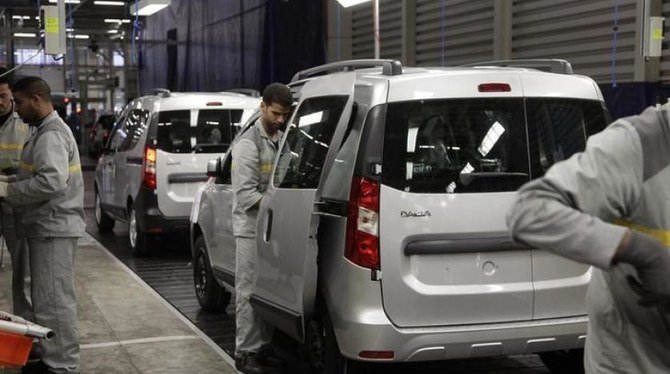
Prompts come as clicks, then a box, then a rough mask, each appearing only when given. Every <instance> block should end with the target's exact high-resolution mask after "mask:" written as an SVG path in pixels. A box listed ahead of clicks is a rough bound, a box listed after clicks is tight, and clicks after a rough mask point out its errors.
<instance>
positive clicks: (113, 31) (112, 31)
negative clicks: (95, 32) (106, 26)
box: [107, 30, 119, 34]
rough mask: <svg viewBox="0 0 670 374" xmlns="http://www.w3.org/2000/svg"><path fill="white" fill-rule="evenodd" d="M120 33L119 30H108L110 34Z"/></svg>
mask: <svg viewBox="0 0 670 374" xmlns="http://www.w3.org/2000/svg"><path fill="white" fill-rule="evenodd" d="M118 32H119V30H107V33H108V34H116V33H118Z"/></svg>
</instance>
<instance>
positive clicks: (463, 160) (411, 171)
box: [379, 77, 533, 327]
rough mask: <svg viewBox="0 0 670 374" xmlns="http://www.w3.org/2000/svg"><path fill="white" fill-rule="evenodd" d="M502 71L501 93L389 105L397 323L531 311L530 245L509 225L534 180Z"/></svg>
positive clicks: (389, 242)
mask: <svg viewBox="0 0 670 374" xmlns="http://www.w3.org/2000/svg"><path fill="white" fill-rule="evenodd" d="M508 79H509V80H511V81H510V83H509V84H510V85H511V86H512V87H516V88H513V89H512V92H510V93H509V95H508V96H507V97H500V96H498V97H496V96H495V95H492V96H493V97H489V96H485V95H482V96H481V97H476V98H470V99H457V98H454V99H431V100H414V101H412V100H409V101H401V102H390V103H389V104H388V107H387V114H386V126H385V134H384V153H383V161H382V186H381V188H380V220H379V222H380V229H379V234H380V235H379V236H380V256H381V271H382V278H381V284H382V291H383V303H384V309H385V311H386V313H387V315H388V317H389V318H390V319H391V321H393V323H394V324H395V325H397V326H402V327H418V326H444V325H463V324H481V323H494V322H506V321H519V320H529V319H531V318H532V315H533V274H532V266H531V250H530V249H528V248H525V247H523V246H520V245H517V244H514V243H513V242H512V240H511V239H510V238H509V236H508V234H507V228H506V225H505V215H506V213H507V211H508V209H509V207H510V205H511V204H512V202H513V200H514V191H515V190H516V189H517V188H518V187H519V186H521V185H522V184H523V183H525V182H527V181H529V180H530V176H529V170H528V169H529V165H528V152H527V142H526V139H527V136H526V129H525V120H524V104H523V98H522V97H521V94H520V92H518V87H519V86H520V85H519V84H518V82H516V81H515V80H514V79H513V78H509V77H508ZM475 87H477V86H476V85H475ZM475 89H476V88H475Z"/></svg>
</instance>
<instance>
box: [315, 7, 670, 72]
mask: <svg viewBox="0 0 670 374" xmlns="http://www.w3.org/2000/svg"><path fill="white" fill-rule="evenodd" d="M327 1H328V8H327V9H328V11H329V16H328V23H329V24H328V30H329V31H328V36H327V40H328V42H329V45H328V51H329V55H328V56H329V57H328V59H329V60H330V61H333V60H338V59H347V58H372V57H373V45H374V44H373V38H372V34H373V31H372V6H371V5H370V4H371V3H364V4H361V5H357V6H354V7H351V8H348V9H344V8H341V7H339V6H338V5H337V3H336V0H327ZM615 3H616V4H618V9H617V11H616V12H615V8H614V4H615ZM379 4H380V36H381V57H382V58H393V59H399V60H401V61H402V62H403V63H404V64H407V65H417V66H457V65H461V64H465V63H470V62H476V61H486V60H492V59H500V58H514V59H522V58H564V59H567V60H569V61H570V62H571V63H572V65H573V68H574V70H575V72H576V73H578V74H584V75H588V76H591V77H592V78H594V79H595V80H596V81H597V82H599V83H612V82H614V81H616V82H622V83H625V82H644V81H646V82H655V81H657V80H658V77H659V75H660V77H661V79H662V80H668V79H670V78H669V77H670V50H667V49H666V50H664V51H663V57H662V58H661V59H660V64H659V58H655V59H653V58H652V59H650V60H649V61H645V60H644V58H643V57H642V56H641V55H640V53H639V51H640V45H641V44H640V40H639V39H640V37H641V35H640V32H639V31H638V30H640V29H641V28H642V26H641V22H640V19H641V14H642V6H643V4H644V1H643V0H617V1H612V0H590V1H582V0H495V1H493V0H380V3H379ZM651 4H652V6H651V8H652V9H653V12H655V13H653V14H656V15H660V14H661V13H662V14H663V15H664V16H666V17H669V18H668V21H667V22H666V35H670V34H668V30H669V29H668V28H669V27H670V26H668V25H670V0H663V1H661V0H652V1H651ZM661 4H662V5H661ZM661 7H662V9H661ZM507 18H509V20H507ZM615 19H616V24H617V26H618V28H617V32H616V43H614V40H613V39H614V36H615V32H614V28H613V26H614V24H615ZM666 39H667V36H666ZM403 40H405V41H406V42H403ZM615 45H616V49H614V48H613V47H614V46H615ZM614 52H615V53H614Z"/></svg>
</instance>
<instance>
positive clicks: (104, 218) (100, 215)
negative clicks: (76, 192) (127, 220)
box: [95, 188, 115, 232]
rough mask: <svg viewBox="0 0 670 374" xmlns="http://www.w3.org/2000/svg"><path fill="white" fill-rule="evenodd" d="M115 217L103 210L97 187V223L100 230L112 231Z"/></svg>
mask: <svg viewBox="0 0 670 374" xmlns="http://www.w3.org/2000/svg"><path fill="white" fill-rule="evenodd" d="M114 223H115V221H114V219H113V218H112V217H110V216H108V215H107V213H105V212H104V211H103V210H102V205H101V201H100V195H99V194H98V189H97V188H96V189H95V224H96V225H97V226H98V231H99V232H110V231H112V229H113V228H114Z"/></svg>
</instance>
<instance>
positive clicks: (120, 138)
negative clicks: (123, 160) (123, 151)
mask: <svg viewBox="0 0 670 374" xmlns="http://www.w3.org/2000/svg"><path fill="white" fill-rule="evenodd" d="M126 114H127V112H124V113H123V114H122V115H121V116H119V121H118V122H117V123H116V126H114V131H113V132H112V135H111V137H110V139H109V145H108V147H107V148H108V149H109V150H110V151H111V152H116V150H117V149H118V148H119V146H120V145H121V143H123V142H124V141H125V139H126V137H127V132H126V121H125V119H126Z"/></svg>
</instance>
